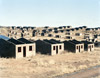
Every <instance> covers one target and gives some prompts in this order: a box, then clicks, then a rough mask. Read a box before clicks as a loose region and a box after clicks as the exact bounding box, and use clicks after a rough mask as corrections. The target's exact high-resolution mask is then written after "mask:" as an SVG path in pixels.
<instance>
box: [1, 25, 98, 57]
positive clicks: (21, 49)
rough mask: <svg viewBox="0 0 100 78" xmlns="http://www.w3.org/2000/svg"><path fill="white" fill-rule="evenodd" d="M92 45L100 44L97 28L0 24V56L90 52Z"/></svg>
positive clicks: (92, 48)
mask: <svg viewBox="0 0 100 78" xmlns="http://www.w3.org/2000/svg"><path fill="white" fill-rule="evenodd" d="M95 47H100V27H96V28H87V26H80V27H75V28H73V27H72V26H59V27H49V26H45V27H33V26H23V27H22V26H0V57H8V58H9V57H14V58H22V57H29V56H35V55H36V53H38V52H39V53H41V54H47V55H56V54H61V53H63V52H64V51H68V52H73V53H79V52H84V51H86V52H93V51H94V48H95Z"/></svg>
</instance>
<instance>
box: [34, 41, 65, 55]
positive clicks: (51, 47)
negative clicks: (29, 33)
mask: <svg viewBox="0 0 100 78" xmlns="http://www.w3.org/2000/svg"><path fill="white" fill-rule="evenodd" d="M36 47H37V48H36V52H41V54H49V55H56V54H60V53H62V52H63V51H64V44H63V43H61V42H55V41H52V40H43V41H41V40H37V41H36Z"/></svg>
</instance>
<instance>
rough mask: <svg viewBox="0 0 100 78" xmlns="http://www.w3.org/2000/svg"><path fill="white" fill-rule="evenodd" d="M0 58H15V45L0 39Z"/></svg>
mask: <svg viewBox="0 0 100 78" xmlns="http://www.w3.org/2000/svg"><path fill="white" fill-rule="evenodd" d="M0 57H15V45H14V44H12V43H9V42H8V41H5V40H2V39H0Z"/></svg>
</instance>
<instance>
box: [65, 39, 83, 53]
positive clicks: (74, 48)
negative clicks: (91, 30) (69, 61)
mask: <svg viewBox="0 0 100 78" xmlns="http://www.w3.org/2000/svg"><path fill="white" fill-rule="evenodd" d="M63 43H64V49H65V50H67V51H71V52H74V53H78V52H83V51H84V44H83V43H81V42H79V41H76V40H70V41H63Z"/></svg>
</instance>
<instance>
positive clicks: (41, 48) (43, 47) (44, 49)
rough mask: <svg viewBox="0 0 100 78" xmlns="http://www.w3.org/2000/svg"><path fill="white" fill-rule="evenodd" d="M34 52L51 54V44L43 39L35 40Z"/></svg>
mask: <svg viewBox="0 0 100 78" xmlns="http://www.w3.org/2000/svg"><path fill="white" fill-rule="evenodd" d="M36 52H40V53H41V54H51V45H50V44H48V43H45V42H43V41H36Z"/></svg>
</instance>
